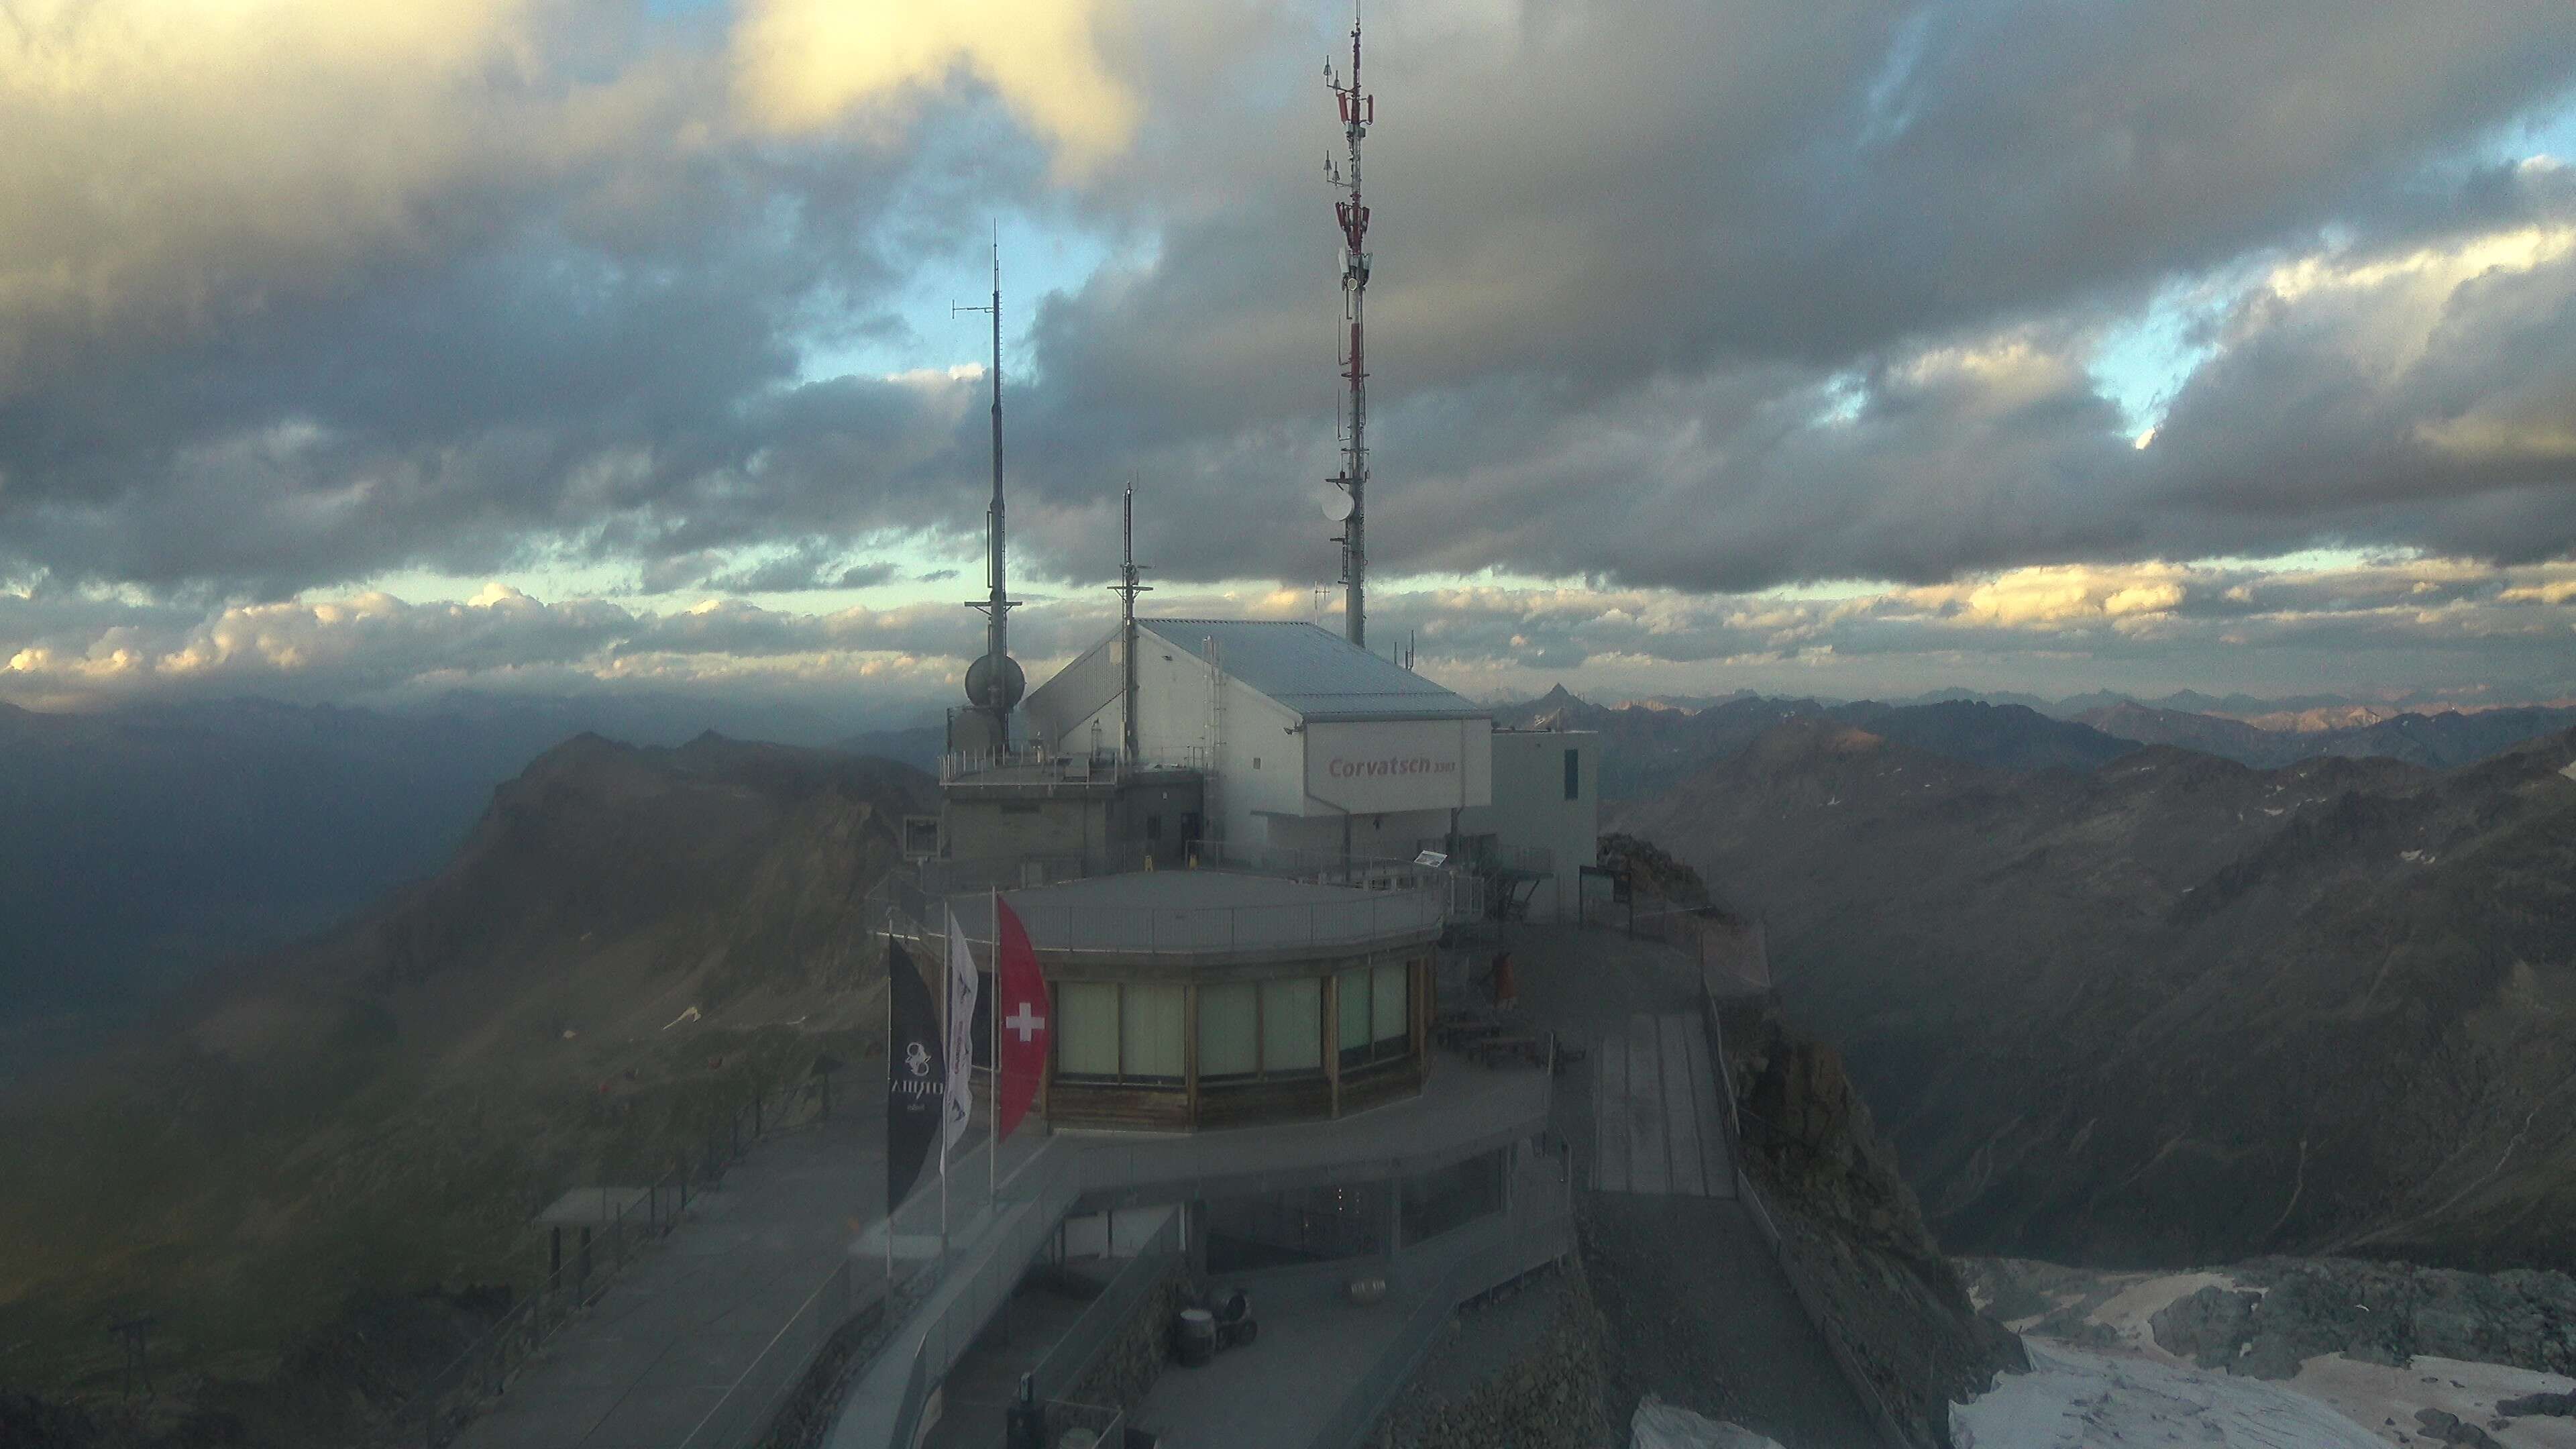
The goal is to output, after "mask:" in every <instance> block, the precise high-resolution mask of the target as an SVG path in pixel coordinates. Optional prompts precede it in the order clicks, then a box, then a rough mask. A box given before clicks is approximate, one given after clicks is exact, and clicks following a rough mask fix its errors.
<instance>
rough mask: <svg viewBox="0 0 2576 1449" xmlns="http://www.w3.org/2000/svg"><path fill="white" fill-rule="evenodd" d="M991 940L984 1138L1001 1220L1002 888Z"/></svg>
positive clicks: (996, 1210) (995, 898)
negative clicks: (989, 1076) (989, 1071)
mask: <svg viewBox="0 0 2576 1449" xmlns="http://www.w3.org/2000/svg"><path fill="white" fill-rule="evenodd" d="M992 937H993V939H992V941H991V942H990V943H989V949H990V951H991V953H992V957H993V999H992V1001H991V1002H990V1003H988V1007H987V1010H986V1012H985V1015H986V1017H987V1018H988V1019H989V1020H990V1022H991V1025H992V1037H993V1092H992V1103H991V1106H990V1107H989V1108H988V1109H987V1110H988V1111H990V1113H991V1114H992V1115H991V1116H989V1117H987V1118H986V1119H985V1135H986V1136H988V1137H990V1138H992V1139H993V1142H992V1148H993V1150H992V1153H991V1156H990V1158H989V1159H988V1163H987V1170H988V1171H989V1172H990V1173H991V1174H992V1176H991V1179H990V1185H991V1187H992V1189H993V1191H992V1200H993V1212H994V1214H995V1215H996V1216H999V1215H1000V1213H1001V1211H1002V888H1001V887H1000V886H998V885H997V886H995V887H993V931H992Z"/></svg>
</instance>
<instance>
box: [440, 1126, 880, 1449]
mask: <svg viewBox="0 0 2576 1449" xmlns="http://www.w3.org/2000/svg"><path fill="white" fill-rule="evenodd" d="M853 1095H855V1096H858V1097H859V1100H860V1102H861V1103H862V1104H864V1105H861V1106H857V1107H844V1108H843V1109H842V1110H841V1111H839V1112H838V1113H837V1114H836V1115H835V1116H834V1117H833V1118H832V1119H831V1120H830V1121H828V1122H824V1123H821V1124H818V1125H816V1126H813V1127H809V1128H804V1129H800V1130H798V1131H794V1132H789V1133H784V1134H781V1135H780V1136H777V1137H774V1138H772V1139H770V1140H768V1141H766V1142H763V1143H761V1144H760V1145H759V1146H757V1147H755V1148H754V1149H753V1150H752V1151H751V1153H750V1154H749V1155H748V1156H746V1157H745V1158H744V1159H743V1160H742V1161H740V1162H738V1163H736V1164H734V1166H733V1168H732V1170H731V1171H729V1172H728V1173H727V1174H726V1176H725V1183H724V1186H723V1187H721V1188H719V1189H717V1190H716V1191H714V1192H711V1193H708V1194H706V1195H704V1196H702V1197H699V1198H697V1199H695V1200H693V1201H692V1202H691V1203H690V1211H689V1216H688V1217H687V1218H686V1219H684V1220H683V1221H682V1222H681V1224H680V1226H679V1227H678V1228H677V1229H675V1230H674V1231H673V1232H672V1233H671V1235H670V1236H669V1237H668V1238H665V1239H664V1240H662V1241H661V1242H659V1243H656V1244H651V1245H648V1246H647V1247H646V1248H645V1249H644V1251H643V1255H642V1256H641V1257H640V1258H639V1259H638V1260H637V1261H636V1262H635V1263H633V1264H632V1265H630V1266H629V1267H628V1268H627V1270H626V1271H625V1273H624V1274H622V1275H620V1276H619V1278H618V1279H617V1281H616V1282H614V1283H612V1284H610V1285H609V1287H608V1291H607V1292H606V1293H605V1294H603V1295H602V1296H601V1298H600V1300H599V1302H598V1303H596V1304H594V1305H593V1306H592V1307H591V1308H590V1309H589V1310H588V1311H587V1312H585V1313H584V1314H582V1315H581V1316H580V1317H579V1318H577V1319H575V1320H574V1321H573V1322H572V1323H571V1324H570V1325H568V1326H566V1327H565V1328H564V1329H563V1331H562V1332H560V1333H558V1334H557V1335H556V1336H555V1338H554V1339H553V1341H552V1342H550V1343H548V1344H547V1345H546V1347H545V1349H544V1350H543V1351H542V1352H541V1353H540V1354H539V1355H538V1356H537V1359H536V1361H535V1362H533V1363H531V1364H530V1365H529V1366H528V1368H527V1369H526V1371H525V1372H523V1373H522V1374H520V1376H519V1377H518V1378H517V1379H516V1380H515V1381H513V1382H512V1384H511V1385H510V1391H509V1393H508V1394H507V1395H506V1396H505V1397H504V1398H503V1399H502V1400H501V1401H500V1402H499V1403H498V1404H496V1405H494V1406H493V1408H492V1410H491V1411H490V1412H489V1413H487V1414H485V1415H484V1416H483V1417H481V1418H479V1419H476V1420H475V1421H473V1422H472V1423H471V1424H469V1425H467V1426H466V1429H465V1432H464V1433H463V1434H462V1435H461V1436H460V1437H459V1438H458V1439H457V1441H456V1442H457V1445H458V1446H459V1449H679V1446H681V1445H684V1444H687V1443H688V1442H689V1437H690V1433H691V1431H692V1430H694V1429H695V1428H696V1427H697V1426H698V1424H699V1422H700V1421H701V1420H703V1419H705V1418H706V1416H707V1414H708V1412H709V1411H710V1410H711V1409H713V1408H714V1407H715V1406H716V1404H717V1402H718V1401H719V1400H721V1399H722V1398H723V1397H724V1394H725V1391H726V1390H727V1389H728V1388H729V1387H730V1386H731V1385H732V1384H733V1383H734V1381H735V1380H736V1379H738V1378H740V1377H741V1375H742V1373H743V1372H744V1370H746V1369H747V1368H749V1367H751V1365H752V1364H753V1363H754V1362H755V1361H756V1360H758V1358H759V1357H760V1353H761V1350H763V1349H764V1348H766V1347H768V1345H769V1343H770V1340H771V1339H772V1338H774V1337H775V1336H776V1335H777V1333H778V1331H779V1329H780V1328H781V1327H782V1326H784V1325H785V1324H786V1323H787V1322H788V1321H789V1320H790V1319H791V1318H793V1317H794V1316H795V1314H796V1311H797V1310H798V1309H799V1308H800V1307H802V1306H803V1305H804V1303H805V1301H806V1299H807V1298H808V1297H810V1296H811V1295H812V1294H813V1292H814V1290H815V1289H816V1288H818V1287H819V1286H821V1284H822V1283H823V1280H824V1279H825V1278H827V1277H829V1276H830V1275H831V1273H832V1272H833V1271H834V1270H835V1269H836V1268H838V1267H839V1266H840V1264H841V1263H842V1262H843V1261H844V1260H845V1259H846V1258H847V1257H848V1255H849V1251H850V1241H851V1239H852V1237H853V1236H854V1234H855V1233H856V1232H857V1230H858V1226H859V1222H858V1220H859V1219H860V1218H862V1217H867V1216H881V1214H879V1213H876V1212H875V1210H874V1209H875V1207H876V1205H877V1204H878V1203H879V1202H881V1201H882V1196H883V1193H884V1191H885V1188H884V1182H885V1142H884V1139H885V1114H884V1113H883V1112H882V1111H872V1110H868V1109H869V1108H871V1107H873V1106H874V1105H875V1103H876V1102H877V1100H878V1098H877V1097H876V1096H875V1095H871V1094H865V1093H854V1094H853ZM861 1266H862V1268H863V1269H864V1266H865V1265H861ZM882 1286H883V1285H882V1283H881V1282H880V1281H879V1280H878V1279H877V1278H876V1277H873V1276H870V1275H869V1274H867V1273H866V1272H864V1271H862V1272H860V1273H859V1274H857V1275H855V1281H854V1282H853V1284H852V1295H851V1296H852V1299H853V1307H856V1306H857V1304H859V1303H864V1302H865V1301H867V1300H868V1299H870V1298H873V1297H875V1296H876V1295H877V1294H878V1293H879V1292H880V1291H881V1290H882ZM693 1449H709V1446H706V1445H703V1444H701V1445H698V1446H693ZM715 1449H724V1446H715Z"/></svg>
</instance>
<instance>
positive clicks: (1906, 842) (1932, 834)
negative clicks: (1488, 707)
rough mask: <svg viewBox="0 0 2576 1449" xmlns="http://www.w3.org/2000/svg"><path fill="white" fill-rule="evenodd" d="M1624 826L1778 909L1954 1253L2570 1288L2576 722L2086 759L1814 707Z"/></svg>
mask: <svg viewBox="0 0 2576 1449" xmlns="http://www.w3.org/2000/svg"><path fill="white" fill-rule="evenodd" d="M1898 714H1899V717H1902V714H1903V712H1902V711H1899V712H1898ZM1983 718H1984V719H1985V721H1987V722H1989V723H1997V722H2002V721H2006V720H2008V719H2010V718H2011V716H2009V715H2008V714H2007V713H2006V712H2005V711H2002V710H1996V711H1993V712H1991V713H1989V714H1987V715H1986V716H1984V717H1983ZM2416 718H2421V717H2416ZM2436 718H2442V717H2436ZM2454 718H2456V717H2454ZM2471 718H2474V717H2471ZM2396 723H2398V722H2396V721H2386V722H2382V723H2381V724H2380V725H2377V726H2372V727H2371V728H2374V729H2385V728H2388V727H2389V726H2390V725H2391V724H2396ZM1612 823H1613V825H1614V826H1615V828H1618V829H1622V830H1626V831H1630V832H1633V833H1635V834H1638V835H1641V836H1643V837H1645V838H1647V839H1649V840H1651V841H1653V842H1654V843H1656V844H1657V845H1660V846H1662V847H1664V848H1665V849H1667V850H1669V851H1671V852H1672V853H1673V854H1674V855H1676V856H1678V857H1680V858H1681V859H1682V860H1684V861H1686V862H1688V863H1689V864H1690V865H1692V866H1693V867H1695V868H1696V869H1697V870H1698V871H1699V872H1700V873H1701V874H1702V876H1703V877H1704V878H1705V879H1706V881H1707V882H1708V884H1709V887H1710V888H1711V889H1712V891H1714V892H1715V893H1716V894H1717V895H1718V896H1719V897H1720V899H1722V900H1723V901H1724V902H1725V903H1726V904H1728V905H1729V906H1731V907H1733V908H1734V909H1736V910H1739V911H1741V912H1744V913H1746V914H1750V915H1757V916H1759V917H1761V918H1762V919H1763V920H1764V921H1765V922H1766V924H1767V927H1768V933H1769V940H1770V947H1771V956H1772V964H1773V969H1774V973H1775V976H1776V978H1777V979H1778V981H1779V982H1780V983H1781V989H1782V991H1783V993H1784V995H1785V996H1786V998H1787V1005H1788V1007H1789V1009H1790V1011H1791V1012H1792V1014H1793V1015H1795V1016H1796V1017H1797V1018H1799V1019H1800V1020H1801V1021H1803V1022H1805V1023H1807V1024H1808V1025H1809V1026H1810V1027H1812V1028H1813V1029H1815V1030H1817V1031H1818V1032H1819V1033H1820V1034H1821V1035H1823V1036H1824V1037H1826V1038H1827V1039H1829V1040H1832V1041H1835V1042H1836V1043H1837V1044H1839V1045H1840V1046H1841V1048H1842V1049H1843V1051H1844V1053H1845V1055H1846V1057H1847V1059H1848V1060H1849V1062H1850V1065H1851V1069H1852V1071H1853V1072H1854V1074H1855V1075H1856V1076H1857V1077H1858V1079H1859V1080H1860V1081H1861V1082H1862V1083H1863V1085H1864V1087H1865V1088H1866V1089H1867V1091H1868V1094H1869V1096H1870V1099H1871V1103H1872V1105H1873V1107H1874V1109H1875V1110H1876V1112H1877V1115H1878V1120H1879V1122H1880V1123H1881V1125H1882V1126H1883V1127H1884V1128H1885V1129H1886V1130H1887V1131H1888V1132H1889V1134H1890V1135H1891V1136H1892V1137H1893V1138H1894V1139H1895V1141H1896V1143H1897V1146H1898V1149H1899V1153H1900V1156H1901V1158H1902V1160H1903V1163H1904V1165H1905V1170H1906V1173H1907V1176H1908V1177H1909V1178H1910V1179H1911V1180H1912V1181H1913V1183H1914V1185H1915V1188H1916V1190H1917V1192H1918V1193H1919V1195H1920V1196H1921V1197H1922V1199H1923V1201H1924V1203H1925V1206H1926V1208H1927V1210H1928V1211H1929V1212H1930V1213H1931V1215H1932V1218H1933V1220H1934V1223H1935V1225H1936V1227H1937V1228H1938V1229H1939V1230H1940V1232H1941V1234H1942V1236H1943V1239H1944V1241H1945V1243H1946V1244H1947V1245H1948V1246H1949V1247H1951V1248H1952V1249H1953V1250H1954V1251H1979V1252H1988V1251H1991V1252H2002V1253H2010V1254H2013V1255H2018V1256H2033V1257H2041V1258H2048V1259H2052V1260H2056V1261H2074V1262H2087V1263H2094V1264H2101V1265H2122V1264H2166V1265H2181V1264H2193V1263H2206V1262H2222V1261H2227V1260H2229V1259H2231V1258H2236V1257H2242V1256H2248V1255H2252V1254H2256V1253H2263V1252H2310V1251H2343V1252H2355V1251H2358V1252H2368V1253H2386V1254H2395V1255H2400V1256H2411V1257H2416V1258H2425V1259H2432V1260H2436V1261H2453V1262H2458V1263H2461V1264H2464V1265H2469V1266H2502V1265H2516V1264H2520V1265H2529V1264H2534V1263H2540V1264H2549V1265H2554V1266H2558V1267H2561V1268H2566V1267H2576V1111H2571V1110H2570V1109H2571V1107H2576V1097H2571V1095H2570V1093H2571V1085H2570V1084H2571V1083H2576V730H2568V731H2562V732H2559V733H2555V734H2550V735H2544V736H2541V737H2538V738H2535V739H2530V740H2526V741H2524V742H2522V743H2520V744H2517V745H2512V746H2509V747H2506V748H2505V749H2503V750H2502V752H2501V753H2498V754H2495V755H2494V756H2493V757H2491V758H2488V759H2484V760H2482V761H2480V762H2478V763H2475V764H2470V765H2466V766H2461V767H2457V768H2454V769H2451V770H2448V771H2434V770H2428V769H2426V768H2423V767H2421V766H2417V765H2412V764H2406V763H2401V762H2399V761H2397V760H2393V759H2388V758H2367V759H2356V758H2342V757H2324V758H2311V759H2307V760H2303V761H2300V762H2298V763H2295V764H2291V765H2287V766H2283V767H2279V768H2274V769H2262V770H2258V769H2252V768H2248V767H2247V766H2245V765H2242V764H2238V763H2236V762H2234V761H2230V760H2223V759H2219V758H2215V757H2214V756H2212V755H2209V754H2204V753H2197V752H2193V751H2189V750H2185V749H2181V748H2176V747H2174V746H2170V745H2151V746H2147V747H2145V748H2143V749H2139V750H2136V751H2134V752H2131V753H2128V754H2125V755H2122V756H2120V757H2119V758H2117V759H2115V760H2113V761H2111V762H2110V763H2108V764H2105V765H2102V766H2100V767H2098V768H2096V769H2093V770H2091V771H2084V772H2078V771H2071V770H2014V769H2002V768H1996V767H1994V766H1992V765H1981V764H1974V763H1969V762H1966V761H1963V760H1962V759H1960V758H1958V757H1957V756H1956V753H1955V752H1939V751H1935V750H1931V749H1925V748H1920V747H1917V746H1914V745H1910V744H1907V743H1905V742H1902V741H1900V740H1898V739H1896V738H1894V737H1892V736H1889V735H1883V734H1879V733H1877V732H1874V731H1870V730H1865V729H1859V728H1854V727H1852V726H1850V725H1848V724H1845V723H1843V722H1841V721H1840V720H1838V719H1835V718H1833V717H1831V716H1830V715H1829V714H1827V713H1823V712H1811V713H1807V714H1803V715H1800V716H1798V717H1796V718H1792V719H1790V720H1788V721H1786V722H1784V723H1782V724H1779V725H1776V726H1774V727H1772V728H1771V729H1769V730H1767V731H1765V732H1763V733H1762V734H1760V735H1759V736H1758V737H1757V738H1755V739H1754V740H1753V741H1752V742H1751V743H1750V744H1749V745H1747V746H1745V747H1743V748H1741V749H1739V750H1736V751H1735V752H1733V753H1732V754H1731V755H1730V756H1729V757H1728V758H1726V759H1724V760H1723V761H1721V762H1719V763H1716V764H1713V765H1710V766H1708V767H1706V768H1704V769H1703V770H1701V771H1700V772H1699V773H1697V774H1696V775H1694V776H1692V777H1691V778H1690V779H1688V780H1687V781H1685V782H1683V783H1681V784H1679V785H1678V786H1676V787H1674V788H1671V789H1668V790H1666V791H1663V792H1661V793H1660V794H1658V795H1656V796H1655V797H1653V798H1651V799H1645V800H1639V801H1636V802H1633V803H1631V804H1629V805H1627V806H1624V807H1622V808H1620V809H1618V810H1617V811H1616V812H1614V818H1613V822H1612Z"/></svg>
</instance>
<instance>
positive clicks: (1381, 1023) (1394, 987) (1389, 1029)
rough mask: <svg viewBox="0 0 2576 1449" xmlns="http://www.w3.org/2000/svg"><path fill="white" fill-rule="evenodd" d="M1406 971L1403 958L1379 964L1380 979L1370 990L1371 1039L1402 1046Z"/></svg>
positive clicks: (1378, 978) (1378, 973) (1378, 974)
mask: <svg viewBox="0 0 2576 1449" xmlns="http://www.w3.org/2000/svg"><path fill="white" fill-rule="evenodd" d="M1406 974H1407V971H1406V967H1405V965H1404V963H1403V962H1401V961H1399V962H1397V963H1395V964H1394V965H1392V966H1380V967H1379V968H1377V980H1376V982H1375V984H1374V987H1373V989H1372V990H1371V992H1370V1004H1369V1022H1370V1026H1371V1030H1370V1032H1369V1039H1370V1040H1371V1041H1376V1042H1396V1043H1398V1045H1399V1047H1400V1046H1401V1044H1402V1042H1403V1039H1404V998H1405V990H1404V986H1405V976H1406Z"/></svg>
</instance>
